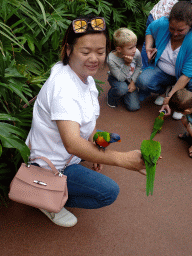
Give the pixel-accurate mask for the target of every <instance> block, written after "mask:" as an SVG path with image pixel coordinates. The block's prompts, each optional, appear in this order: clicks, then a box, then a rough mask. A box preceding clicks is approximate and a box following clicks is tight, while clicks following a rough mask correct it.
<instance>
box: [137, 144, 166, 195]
mask: <svg viewBox="0 0 192 256" xmlns="http://www.w3.org/2000/svg"><path fill="white" fill-rule="evenodd" d="M140 149H141V154H142V157H143V159H144V162H145V166H146V172H147V181H146V193H147V196H148V195H149V192H151V195H152V194H153V184H154V180H155V171H156V163H157V160H158V159H159V157H160V155H161V144H160V143H159V142H158V141H154V140H143V141H142V143H141V148H140Z"/></svg>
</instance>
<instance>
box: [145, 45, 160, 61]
mask: <svg viewBox="0 0 192 256" xmlns="http://www.w3.org/2000/svg"><path fill="white" fill-rule="evenodd" d="M156 52H157V49H156V48H148V49H146V53H147V57H148V60H149V61H151V60H152V59H154V58H155V56H154V54H155V53H156ZM153 56H154V57H153Z"/></svg>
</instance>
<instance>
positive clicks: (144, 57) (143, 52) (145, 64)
mask: <svg viewBox="0 0 192 256" xmlns="http://www.w3.org/2000/svg"><path fill="white" fill-rule="evenodd" d="M152 21H154V19H153V16H152V15H151V14H149V16H148V18H147V22H146V28H147V27H148V26H149V24H150V23H151V22H152ZM141 57H142V64H143V67H142V68H143V69H144V68H146V67H148V66H149V63H148V57H147V53H146V49H145V41H144V43H143V46H142V50H141Z"/></svg>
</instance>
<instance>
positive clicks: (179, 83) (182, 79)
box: [168, 75, 190, 97]
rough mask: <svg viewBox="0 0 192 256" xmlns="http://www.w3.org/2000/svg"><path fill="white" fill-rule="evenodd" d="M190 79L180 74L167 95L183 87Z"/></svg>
mask: <svg viewBox="0 0 192 256" xmlns="http://www.w3.org/2000/svg"><path fill="white" fill-rule="evenodd" d="M189 81H190V78H189V77H187V76H185V75H182V76H180V78H179V79H178V81H177V82H176V84H175V85H174V86H173V87H172V90H171V91H170V92H169V94H168V96H169V97H171V96H172V95H173V94H174V93H175V92H176V91H178V90H181V89H183V88H185V86H186V85H187V84H188V82H189Z"/></svg>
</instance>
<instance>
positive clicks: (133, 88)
mask: <svg viewBox="0 0 192 256" xmlns="http://www.w3.org/2000/svg"><path fill="white" fill-rule="evenodd" d="M128 89H129V92H134V91H135V90H136V86H135V83H134V82H133V81H131V82H130V84H129V85H128Z"/></svg>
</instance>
